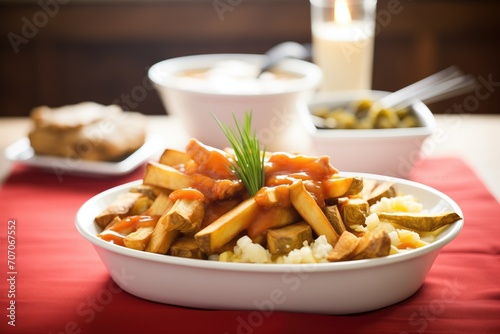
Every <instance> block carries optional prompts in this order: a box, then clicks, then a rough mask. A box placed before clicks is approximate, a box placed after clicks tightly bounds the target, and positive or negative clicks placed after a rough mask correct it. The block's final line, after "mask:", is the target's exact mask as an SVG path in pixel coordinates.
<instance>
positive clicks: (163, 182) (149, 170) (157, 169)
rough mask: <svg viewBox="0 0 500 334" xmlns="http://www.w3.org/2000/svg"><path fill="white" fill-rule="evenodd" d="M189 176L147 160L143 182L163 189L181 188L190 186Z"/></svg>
mask: <svg viewBox="0 0 500 334" xmlns="http://www.w3.org/2000/svg"><path fill="white" fill-rule="evenodd" d="M190 182H191V181H190V179H189V176H188V175H186V174H184V173H182V172H180V171H178V170H177V169H175V168H172V167H170V166H167V165H162V164H160V163H157V162H154V161H149V162H148V163H147V165H146V170H145V172H144V177H143V183H144V184H146V185H150V186H156V187H161V188H164V189H171V190H177V189H183V188H188V187H189V186H190Z"/></svg>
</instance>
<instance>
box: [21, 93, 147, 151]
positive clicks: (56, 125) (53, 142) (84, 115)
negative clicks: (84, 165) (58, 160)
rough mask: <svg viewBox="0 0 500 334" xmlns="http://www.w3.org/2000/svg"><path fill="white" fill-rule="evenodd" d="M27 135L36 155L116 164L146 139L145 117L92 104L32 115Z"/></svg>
mask: <svg viewBox="0 0 500 334" xmlns="http://www.w3.org/2000/svg"><path fill="white" fill-rule="evenodd" d="M31 119H32V123H33V128H32V130H31V131H30V133H29V134H28V137H29V139H30V143H31V146H32V147H33V150H34V151H35V154H37V155H51V156H59V157H66V158H69V159H82V160H91V161H119V160H122V159H123V158H125V157H126V156H128V155H130V154H131V153H132V152H134V151H136V150H137V149H138V148H139V147H141V146H142V145H143V144H144V141H145V138H146V117H145V116H144V115H143V114H141V113H138V112H125V111H123V110H122V109H121V108H120V107H119V106H117V105H110V106H104V105H101V104H98V103H94V102H82V103H79V104H74V105H67V106H62V107H59V108H50V107H47V106H40V107H36V108H34V109H33V110H32V111H31Z"/></svg>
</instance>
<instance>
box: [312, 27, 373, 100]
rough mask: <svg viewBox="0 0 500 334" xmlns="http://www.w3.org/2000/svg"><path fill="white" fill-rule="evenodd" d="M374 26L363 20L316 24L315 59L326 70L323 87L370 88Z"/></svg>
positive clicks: (313, 29)
mask: <svg viewBox="0 0 500 334" xmlns="http://www.w3.org/2000/svg"><path fill="white" fill-rule="evenodd" d="M372 31H373V27H372V26H370V23H368V22H363V21H352V22H350V23H349V24H339V23H336V22H321V23H317V24H314V25H313V26H312V32H313V35H312V36H313V55H314V62H315V63H316V64H317V65H318V66H319V67H321V69H322V70H323V75H324V77H323V84H322V87H321V89H322V90H348V89H370V88H371V81H372V63H373V39H374V38H373V33H372Z"/></svg>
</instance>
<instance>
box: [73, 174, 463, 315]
mask: <svg viewBox="0 0 500 334" xmlns="http://www.w3.org/2000/svg"><path fill="white" fill-rule="evenodd" d="M342 174H343V175H346V176H348V175H357V176H361V177H364V178H372V179H376V180H391V181H393V182H395V186H396V187H397V189H398V190H399V191H401V192H404V193H407V194H412V195H414V196H415V197H416V198H417V199H418V200H419V201H420V202H421V203H422V204H423V206H424V208H425V209H428V210H430V211H433V212H440V211H454V212H456V213H457V214H459V215H460V216H461V217H463V214H462V212H461V210H460V208H459V207H458V205H457V204H456V203H455V202H454V201H453V200H451V199H450V198H449V197H448V196H446V195H445V194H443V193H441V192H439V191H437V190H435V189H433V188H430V187H428V186H425V185H421V184H418V183H415V182H411V181H407V180H402V179H394V178H389V177H385V176H377V175H371V174H360V173H356V174H354V173H342ZM141 182H142V181H141V180H138V181H134V182H131V183H127V184H124V185H121V186H118V187H115V188H112V189H109V190H107V191H104V192H102V193H100V194H98V195H96V196H94V197H92V198H91V199H89V200H88V201H87V202H86V203H84V204H83V206H82V207H81V208H80V209H79V210H78V213H77V215H76V228H77V230H78V231H79V232H80V234H81V235H82V236H83V237H84V238H85V239H87V240H88V241H89V242H91V243H92V244H93V246H94V248H95V249H96V251H97V253H98V254H99V256H100V257H101V260H102V261H103V263H104V265H105V266H106V268H107V269H108V271H109V273H110V275H111V277H112V278H113V280H114V281H115V282H116V283H117V284H118V285H119V286H120V287H121V288H122V289H123V290H125V291H127V292H129V293H131V294H132V295H135V296H138V297H141V298H144V299H147V300H151V301H155V302H160V303H166V304H172V305H179V306H186V307H195V308H206V309H240V310H255V311H259V312H263V313H264V314H268V312H271V311H277V310H280V311H293V312H308V313H322V314H335V315H339V314H352V313H360V312H366V311H371V310H375V309H379V308H383V307H386V306H389V305H392V304H395V303H397V302H400V301H402V300H404V299H406V298H408V297H409V296H411V295H412V294H413V293H415V292H416V291H417V290H418V289H419V288H420V286H421V285H422V284H423V282H424V280H425V277H426V275H427V273H428V272H429V270H430V268H431V266H432V264H433V263H434V260H435V259H436V257H437V255H438V253H439V251H440V250H441V249H442V248H443V247H444V246H445V245H446V244H448V243H449V242H451V241H452V240H453V239H454V238H455V237H456V236H457V235H458V233H459V232H460V230H461V229H462V227H463V219H462V220H459V221H457V222H455V223H453V224H452V225H451V226H450V227H449V228H447V229H446V230H445V231H444V232H443V233H441V235H440V236H439V238H438V239H437V240H436V241H435V242H433V243H431V244H429V245H426V246H424V247H422V248H419V249H415V250H411V251H408V252H406V253H401V254H396V255H391V256H388V257H384V258H377V259H369V260H358V261H347V262H338V263H320V264H252V263H227V262H214V261H208V260H195V259H185V258H178V257H173V256H169V255H160V254H152V253H147V252H142V251H137V250H133V249H128V248H125V247H122V246H117V245H114V244H112V243H109V242H107V241H104V240H102V239H100V238H99V237H97V233H99V232H100V231H99V228H98V226H97V225H96V224H95V223H94V217H95V216H97V215H98V214H99V213H100V212H101V211H102V210H104V209H105V208H106V207H107V206H108V205H109V204H110V203H111V202H112V201H113V200H114V199H115V198H116V197H117V196H118V195H119V194H120V193H123V192H126V191H127V190H128V189H129V188H131V187H132V186H134V185H137V184H140V183H141Z"/></svg>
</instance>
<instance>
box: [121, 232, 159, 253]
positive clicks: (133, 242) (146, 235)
mask: <svg viewBox="0 0 500 334" xmlns="http://www.w3.org/2000/svg"><path fill="white" fill-rule="evenodd" d="M153 229H154V227H152V226H143V227H139V228H138V229H137V231H135V232H132V233H130V234H129V235H127V236H126V237H125V238H123V244H124V245H125V247H128V248H133V249H137V250H141V251H142V250H144V249H145V248H146V245H147V244H148V242H149V239H151V234H152V233H153Z"/></svg>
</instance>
